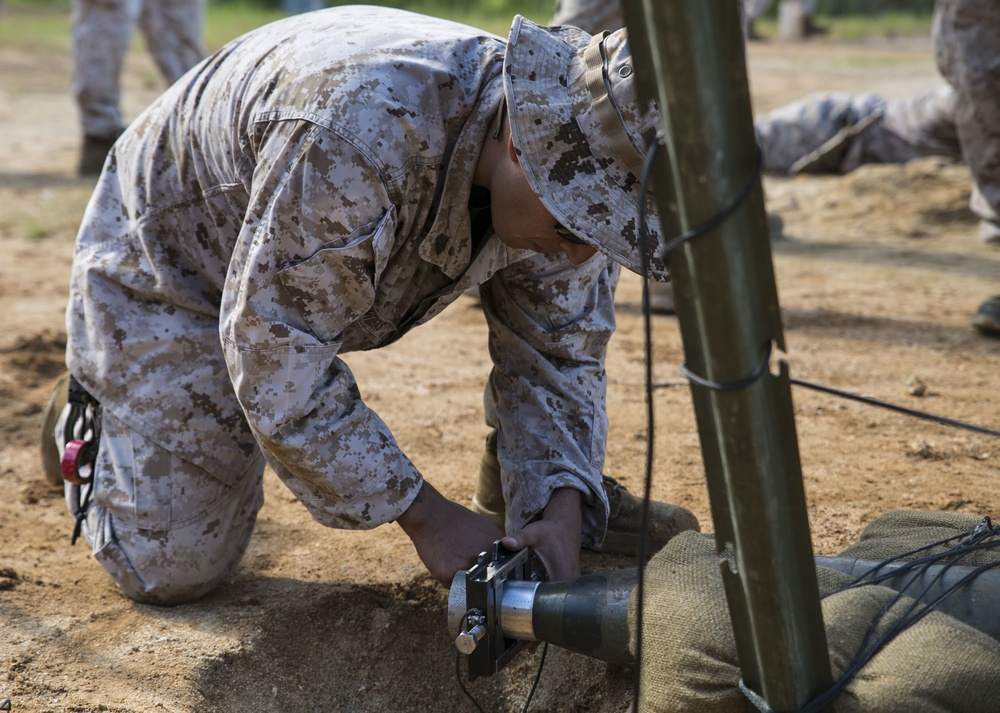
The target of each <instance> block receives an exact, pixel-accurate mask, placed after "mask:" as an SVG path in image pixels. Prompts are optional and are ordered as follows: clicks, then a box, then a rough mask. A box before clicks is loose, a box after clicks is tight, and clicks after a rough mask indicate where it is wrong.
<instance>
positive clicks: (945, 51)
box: [933, 0, 1000, 242]
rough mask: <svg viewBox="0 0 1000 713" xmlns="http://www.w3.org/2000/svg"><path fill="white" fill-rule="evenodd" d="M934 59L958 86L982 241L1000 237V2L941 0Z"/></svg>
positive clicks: (958, 113) (959, 121) (960, 126)
mask: <svg viewBox="0 0 1000 713" xmlns="http://www.w3.org/2000/svg"><path fill="white" fill-rule="evenodd" d="M933 40H934V58H935V61H936V62H937V66H938V70H939V71H940V72H941V74H942V75H943V76H944V78H945V79H946V80H947V81H948V84H949V85H950V86H951V87H952V88H953V89H954V91H955V125H956V128H957V130H958V136H959V139H960V140H961V143H962V153H963V155H964V157H965V160H966V162H967V163H968V164H969V171H970V172H971V173H972V179H973V191H972V198H971V200H970V202H969V205H970V207H971V208H972V210H973V212H974V213H975V214H976V215H978V216H979V217H980V219H981V220H982V223H981V226H980V234H981V236H982V237H983V239H984V240H988V241H990V242H1000V3H998V2H997V1H996V0H938V2H937V3H936V4H935V6H934V27H933Z"/></svg>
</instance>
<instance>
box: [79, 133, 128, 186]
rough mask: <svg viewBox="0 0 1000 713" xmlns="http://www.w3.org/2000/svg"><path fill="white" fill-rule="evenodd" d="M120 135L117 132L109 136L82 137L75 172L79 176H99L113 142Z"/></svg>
mask: <svg viewBox="0 0 1000 713" xmlns="http://www.w3.org/2000/svg"><path fill="white" fill-rule="evenodd" d="M120 135H121V132H120V131H119V132H117V133H115V134H113V135H111V136H84V137H83V146H82V147H81V148H80V163H79V164H78V165H77V172H78V173H79V174H80V175H81V176H97V175H99V174H100V173H101V171H102V170H104V162H105V160H106V159H107V158H108V152H109V151H111V147H112V146H114V145H115V141H117V140H118V137H119V136H120Z"/></svg>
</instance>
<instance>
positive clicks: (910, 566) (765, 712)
mask: <svg viewBox="0 0 1000 713" xmlns="http://www.w3.org/2000/svg"><path fill="white" fill-rule="evenodd" d="M962 538H965V539H964V541H962V542H960V543H959V544H957V545H955V546H953V547H951V548H950V549H948V550H946V551H944V552H938V553H936V554H933V555H927V556H924V557H921V558H918V559H916V560H908V561H905V562H903V564H902V566H900V567H899V568H897V569H895V570H892V571H888V572H882V573H881V574H875V573H876V572H878V570H879V569H881V568H882V567H884V566H885V565H887V564H890V563H893V562H895V561H898V560H903V559H906V558H909V557H912V556H913V555H916V554H919V553H921V552H926V551H927V550H931V549H934V548H936V547H941V546H944V545H947V544H948V543H951V542H954V541H956V540H959V539H962ZM996 548H1000V527H997V526H994V525H993V524H992V522H991V520H990V518H988V517H984V518H983V520H982V521H981V522H980V524H979V525H978V526H977V527H976V528H975V529H974V530H973V531H972V533H971V534H970V533H967V532H966V533H960V534H958V535H954V536H952V537H948V538H945V539H943V540H939V541H938V542H934V543H931V544H929V545H924V546H922V547H919V548H917V549H914V550H911V551H910V552H905V553H902V554H899V555H897V556H896V557H893V558H891V559H888V560H885V561H883V562H880V563H879V564H878V565H877V566H876V567H875V568H874V569H872V570H870V571H869V572H866V573H865V574H863V575H861V576H859V577H856V578H855V579H853V580H852V581H851V582H848V583H847V584H846V585H844V586H843V587H841V588H840V589H838V590H836V591H835V592H831V593H830V594H827V595H826V596H832V595H833V594H836V593H838V592H842V591H846V590H848V589H853V588H857V587H861V586H871V585H878V584H880V583H881V582H884V581H885V580H887V579H893V578H896V577H902V576H905V575H907V574H910V573H912V574H913V577H912V578H911V579H910V580H909V581H908V582H907V583H906V584H905V586H903V587H901V588H900V589H899V590H898V591H897V592H896V594H895V595H894V596H893V597H892V598H890V599H889V600H888V601H887V602H886V603H885V605H883V607H882V608H881V610H880V611H879V613H878V614H876V615H875V617H874V618H873V619H872V621H871V622H870V623H869V626H868V630H867V631H866V632H865V636H864V638H863V639H862V642H861V644H860V645H859V646H858V650H857V652H856V654H855V656H854V658H853V659H852V660H851V662H850V663H849V664H848V665H847V667H846V668H845V669H844V672H843V673H842V674H841V676H840V677H839V678H838V679H837V681H835V682H834V684H833V685H832V686H831V687H830V688H828V689H826V690H825V691H823V692H822V693H820V694H818V695H817V696H815V697H814V698H813V699H812V700H810V701H809V702H807V703H806V704H805V705H804V706H802V707H800V708H798V709H797V710H796V711H794V712H793V713H820V712H821V711H822V710H823V709H824V708H825V707H826V706H828V705H829V704H830V703H832V702H833V700H834V699H835V698H836V697H837V696H838V695H840V694H841V693H842V692H843V691H844V689H845V688H846V687H847V685H848V684H849V683H850V682H851V681H852V680H853V679H854V677H855V676H856V675H857V674H858V672H860V671H861V669H862V668H864V667H865V666H866V665H867V664H868V663H869V662H871V660H872V659H873V658H874V657H875V656H876V655H877V654H878V653H879V652H880V651H882V650H883V649H884V648H885V647H886V646H888V645H889V644H890V643H891V642H892V640H893V639H895V638H896V637H897V636H898V635H899V634H901V633H902V632H903V631H905V630H906V629H908V628H910V627H911V626H913V625H914V624H916V623H918V622H919V621H920V620H921V619H923V618H924V617H926V616H927V615H928V614H930V613H932V612H933V611H935V610H936V609H937V607H938V605H939V604H940V603H941V602H943V601H944V600H945V599H947V598H948V597H950V596H952V595H953V594H955V593H956V592H959V591H961V589H962V588H963V587H964V586H965V585H966V584H968V583H969V582H971V581H972V580H973V579H975V578H976V577H978V576H979V575H980V574H982V573H983V572H985V571H987V570H990V569H995V568H1000V560H998V561H995V562H989V563H987V564H983V565H980V566H978V567H976V568H975V569H973V570H972V571H971V572H969V573H967V574H966V575H965V576H963V577H961V578H960V579H959V580H958V581H956V582H954V583H953V584H951V585H950V586H949V587H947V588H945V589H943V590H942V591H941V593H940V594H938V595H937V596H936V597H935V598H934V599H932V600H931V601H929V602H925V601H922V597H924V596H926V595H927V594H928V592H929V591H930V589H931V588H932V587H933V586H934V585H935V584H937V583H938V582H940V580H941V579H942V578H943V577H944V575H945V573H946V572H947V570H948V568H949V567H951V566H953V565H956V564H958V563H959V562H960V561H961V560H962V558H964V557H966V556H968V555H969V554H971V553H972V552H975V551H978V550H983V549H996ZM939 562H944V563H945V564H944V565H943V567H942V569H941V571H939V572H938V573H937V574H936V575H934V577H932V578H931V579H930V581H929V582H928V583H927V585H926V586H925V587H924V588H923V590H922V591H921V592H920V593H919V594H916V595H908V594H906V592H907V590H908V589H910V587H911V586H912V585H913V584H915V583H916V582H917V581H918V580H919V579H920V577H921V575H923V574H926V573H927V572H928V568H929V567H930V566H931V565H933V564H935V563H939ZM904 597H910V598H912V599H913V601H912V602H911V603H910V604H909V605H907V607H906V609H905V610H904V611H903V612H902V613H901V614H900V615H899V616H897V617H896V619H895V621H893V622H892V623H891V624H890V625H889V626H888V628H887V629H886V630H885V631H884V632H883V633H882V635H881V636H879V637H878V638H876V639H874V641H872V637H873V636H874V634H875V631H876V630H877V628H878V625H879V623H880V622H881V621H882V619H883V618H884V617H885V616H886V615H887V614H888V613H889V612H890V611H892V609H893V608H894V607H895V606H896V605H897V604H899V603H900V602H901V601H902V600H903V598H904ZM740 690H741V691H743V693H744V694H745V695H746V697H747V699H748V700H749V702H750V703H751V704H753V705H754V707H756V708H757V709H758V710H759V711H761V712H762V713H774V711H773V709H772V708H771V707H770V706H769V705H768V704H767V701H765V700H764V699H763V698H762V697H761V696H760V695H759V694H757V693H756V692H754V691H753V690H751V689H749V688H748V687H747V686H746V685H745V683H744V682H743V681H742V680H741V681H740Z"/></svg>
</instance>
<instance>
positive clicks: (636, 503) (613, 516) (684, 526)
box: [590, 475, 701, 555]
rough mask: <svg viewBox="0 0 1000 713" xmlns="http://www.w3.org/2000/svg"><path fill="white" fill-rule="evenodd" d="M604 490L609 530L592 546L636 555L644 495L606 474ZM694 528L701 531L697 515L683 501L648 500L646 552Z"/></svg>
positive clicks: (607, 550)
mask: <svg viewBox="0 0 1000 713" xmlns="http://www.w3.org/2000/svg"><path fill="white" fill-rule="evenodd" d="M603 485H604V492H605V493H607V495H608V503H609V504H610V506H611V511H610V512H609V513H608V531H607V533H606V534H605V536H604V542H602V543H601V545H600V547H592V548H590V549H592V550H594V551H595V552H604V553H607V554H613V555H634V554H635V553H636V552H638V550H639V537H640V535H641V534H642V529H641V525H642V498H640V497H636V496H635V495H633V494H632V493H630V492H629V491H628V490H627V489H626V488H625V486H624V485H622V484H621V483H619V482H618V481H617V480H615V479H614V478H610V477H608V476H606V475H605V476H604V479H603ZM686 530H693V531H695V532H701V526H700V525H699V524H698V518H696V517H695V516H694V514H693V513H692V512H691V511H690V510H687V509H686V508H682V507H681V506H680V505H671V504H670V503H661V502H659V501H657V500H650V501H649V522H648V529H647V530H646V553H647V554H650V555H651V554H653V553H655V552H657V551H659V550H660V549H662V548H663V546H664V545H665V544H667V542H669V541H670V540H671V539H673V537H674V536H675V535H678V534H680V533H681V532H685V531H686Z"/></svg>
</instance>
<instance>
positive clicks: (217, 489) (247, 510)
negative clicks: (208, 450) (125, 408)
mask: <svg viewBox="0 0 1000 713" xmlns="http://www.w3.org/2000/svg"><path fill="white" fill-rule="evenodd" d="M68 410H69V407H68V406H67V407H66V409H65V410H64V411H63V415H62V417H61V418H60V419H59V422H58V423H57V425H56V428H55V438H56V444H57V445H58V447H59V449H60V455H61V453H62V450H63V447H64V444H63V441H62V440H61V438H60V436H61V434H62V433H63V432H64V431H63V429H64V424H65V420H66V417H67V414H68ZM263 474H264V458H263V455H262V454H260V453H257V454H256V456H255V457H252V458H251V459H250V460H249V462H248V463H243V464H242V472H241V473H239V474H238V477H237V478H235V480H234V481H233V482H234V484H233V485H227V484H226V483H225V482H223V480H221V479H219V478H217V477H216V476H215V475H213V474H212V473H209V472H208V471H206V470H203V469H201V468H199V467H198V466H195V465H193V464H192V463H190V462H188V461H186V460H184V459H183V458H181V457H179V456H178V455H176V454H174V453H170V452H169V451H167V450H166V449H164V448H163V447H162V446H161V445H159V444H158V443H156V442H154V441H152V440H150V439H148V438H146V437H145V436H143V435H142V434H141V433H139V432H137V431H135V430H133V429H131V428H129V426H127V425H126V424H125V423H124V422H123V421H121V420H120V419H118V418H116V417H115V416H114V415H113V414H111V413H109V412H108V411H107V410H105V411H104V413H103V416H102V428H101V439H100V448H99V451H98V455H97V461H96V463H95V465H94V472H93V491H92V493H91V494H90V501H89V504H88V505H87V506H86V508H85V516H84V518H83V522H82V525H83V528H82V534H83V536H84V537H85V538H86V539H87V541H88V542H89V543H90V545H91V547H92V551H93V555H94V559H96V560H97V561H98V562H100V563H101V565H102V566H103V567H104V569H105V570H106V571H107V573H108V574H109V575H111V578H112V579H113V580H114V582H115V583H116V584H117V585H118V587H119V588H120V589H121V590H122V591H123V592H124V593H125V594H126V595H127V596H128V597H129V598H130V599H134V600H135V601H138V602H143V603H148V604H161V605H166V604H180V603H182V602H187V601H191V600H193V599H197V598H198V597H201V596H203V595H205V594H207V593H208V592H210V591H212V590H213V589H215V588H216V587H217V586H218V585H219V584H221V583H222V582H223V581H225V580H226V579H227V578H228V577H229V576H230V575H231V574H232V572H233V570H235V568H236V566H237V564H239V561H240V559H241V558H242V557H243V553H244V552H245V551H246V548H247V545H248V544H249V542H250V535H251V533H252V532H253V527H254V523H255V522H256V519H257V512H258V511H259V510H260V508H261V506H262V505H263V504H264V489H263ZM227 479H229V480H233V479H231V478H227ZM88 487H89V486H88V485H72V484H70V483H67V484H66V487H65V495H66V504H67V505H68V507H69V510H70V513H72V514H73V516H74V517H76V516H77V515H78V513H79V511H80V505H81V499H82V498H83V497H84V496H85V492H84V491H86V489H87V488H88Z"/></svg>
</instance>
